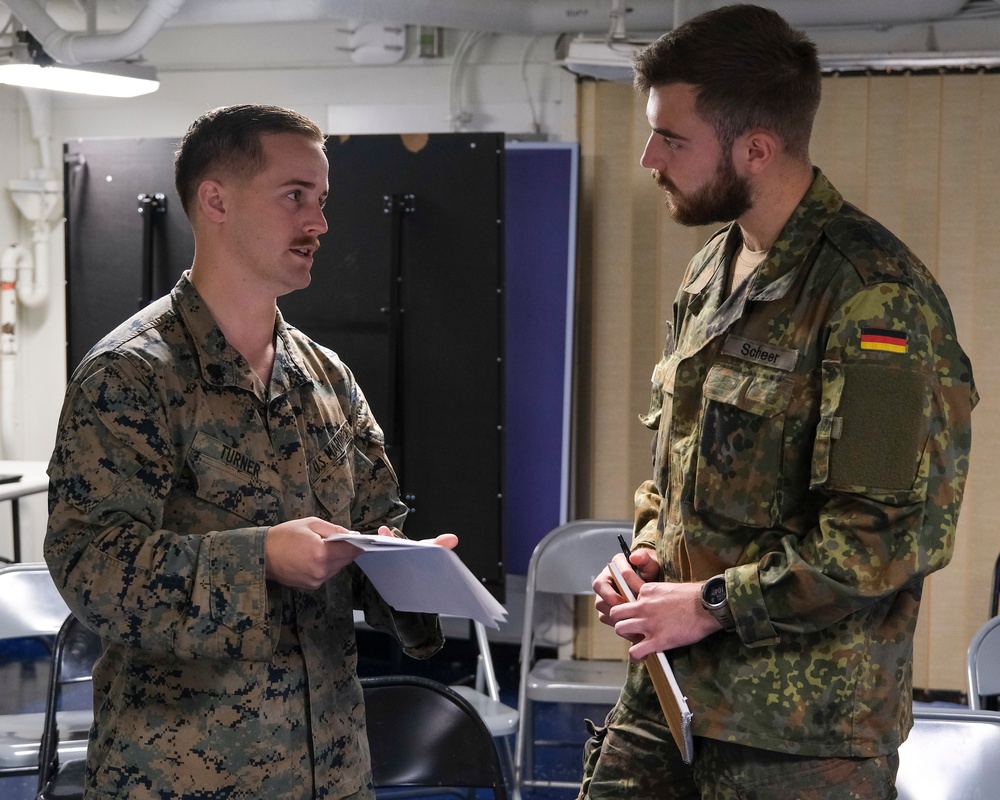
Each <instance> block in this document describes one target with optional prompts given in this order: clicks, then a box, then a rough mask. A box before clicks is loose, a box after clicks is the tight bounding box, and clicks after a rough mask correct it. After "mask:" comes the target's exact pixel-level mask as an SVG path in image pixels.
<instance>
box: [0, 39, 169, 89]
mask: <svg viewBox="0 0 1000 800" xmlns="http://www.w3.org/2000/svg"><path fill="white" fill-rule="evenodd" d="M0 83H7V84H10V85H11V86H24V87H27V88H31V89H50V90H52V91H56V92H75V93H77V94H93V95H103V96H105V97H138V96H139V95H141V94H149V93H150V92H155V91H156V90H157V89H158V88H160V82H159V81H158V80H157V79H156V69H155V68H154V67H152V66H151V65H149V64H144V63H139V62H137V61H97V62H91V63H87V64H82V65H70V64H60V63H57V62H56V61H55V60H53V58H52V57H51V56H50V55H49V54H48V53H46V52H45V50H44V48H43V47H42V45H41V43H40V42H39V41H38V40H37V39H35V37H34V36H32V35H31V34H30V33H29V32H28V31H25V30H20V31H17V36H16V40H15V43H14V46H13V47H12V48H11V50H10V51H8V55H6V56H5V57H3V58H0Z"/></svg>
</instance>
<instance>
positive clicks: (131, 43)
mask: <svg viewBox="0 0 1000 800" xmlns="http://www.w3.org/2000/svg"><path fill="white" fill-rule="evenodd" d="M184 1H185V0H149V2H148V3H146V5H145V6H143V8H142V10H141V11H140V12H139V14H138V15H137V16H136V18H135V19H134V20H133V21H132V24H131V25H130V26H129V27H128V28H126V29H125V30H123V31H118V32H117V33H99V34H95V35H88V34H83V33H71V32H69V31H65V30H63V29H62V28H60V27H59V26H58V25H57V24H56V23H55V21H54V20H53V19H52V17H50V16H49V15H48V12H46V11H45V9H44V8H42V6H40V5H39V4H38V2H37V0H4V2H6V4H7V6H8V7H9V8H10V10H11V12H12V13H13V14H14V16H15V17H17V18H18V20H19V21H20V22H21V24H22V25H24V27H25V28H27V29H28V30H29V31H30V32H31V34H32V35H33V36H34V37H35V38H36V39H38V41H39V42H40V43H41V45H42V47H43V48H44V49H45V52H46V53H48V54H49V55H50V56H52V58H54V59H55V60H56V61H59V62H61V63H63V64H86V63H88V62H92V61H114V60H115V59H122V58H128V57H129V56H134V55H135V54H136V53H138V52H139V51H140V50H142V48H143V47H145V46H146V45H147V44H149V42H150V41H151V40H152V39H153V37H154V36H155V35H156V34H157V33H159V31H160V28H162V27H163V25H164V23H166V21H167V20H168V19H170V18H171V17H172V16H174V14H176V13H177V12H178V11H179V10H180V8H181V6H182V5H184ZM231 5H232V4H231ZM238 15H239V12H237V16H238Z"/></svg>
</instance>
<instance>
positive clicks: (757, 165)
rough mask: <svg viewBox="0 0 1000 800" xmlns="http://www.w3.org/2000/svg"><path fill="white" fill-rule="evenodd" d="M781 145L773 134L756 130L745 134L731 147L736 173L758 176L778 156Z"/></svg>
mask: <svg viewBox="0 0 1000 800" xmlns="http://www.w3.org/2000/svg"><path fill="white" fill-rule="evenodd" d="M780 148H781V143H780V142H779V141H778V137H777V136H775V135H774V134H773V133H771V132H770V131H767V130H763V129H760V128H758V129H756V130H753V131H750V133H745V134H743V136H741V137H739V139H737V140H736V143H735V144H734V145H733V157H734V160H735V162H736V171H737V172H739V173H741V174H744V175H759V174H760V173H761V172H763V171H764V170H765V169H766V168H767V167H768V166H769V165H770V164H771V163H772V162H773V161H774V159H775V157H776V156H777V155H778V151H779V150H780Z"/></svg>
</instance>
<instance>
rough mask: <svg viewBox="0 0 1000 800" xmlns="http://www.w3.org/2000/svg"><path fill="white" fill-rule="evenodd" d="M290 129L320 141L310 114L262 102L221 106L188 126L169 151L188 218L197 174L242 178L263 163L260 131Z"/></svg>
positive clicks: (198, 175) (200, 179) (201, 179)
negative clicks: (303, 114) (172, 157)
mask: <svg viewBox="0 0 1000 800" xmlns="http://www.w3.org/2000/svg"><path fill="white" fill-rule="evenodd" d="M272 133H295V134H299V135H301V136H305V137H306V138H308V139H311V140H312V141H314V142H317V143H319V144H320V145H321V146H322V145H323V144H324V142H325V139H324V136H323V133H322V131H320V129H319V128H318V127H317V126H316V123H314V122H313V121H312V120H310V119H308V118H307V117H304V116H302V115H301V114H299V113H297V112H295V111H290V110H288V109H287V108H281V107H279V106H268V105H235V106H222V107H221V108H216V109H213V110H212V111H209V112H207V113H206V114H203V115H202V116H200V117H199V118H198V119H196V120H195V121H194V122H193V123H191V127H190V128H188V130H187V133H185V134H184V138H183V139H181V144H180V147H179V148H178V150H177V152H176V153H175V154H174V186H175V187H176V188H177V194H178V195H180V198H181V205H182V206H183V207H184V213H185V214H187V215H188V217H189V218H190V216H191V211H192V209H193V208H194V198H195V195H196V194H197V192H198V186H199V185H200V184H201V182H202V181H203V180H205V179H206V178H208V177H209V176H210V175H212V174H213V173H214V174H219V173H221V174H224V175H226V176H229V177H233V178H236V179H248V178H251V177H253V176H254V175H256V174H257V173H258V172H260V171H261V170H262V169H263V168H264V148H263V147H262V146H261V136H264V135H267V134H272Z"/></svg>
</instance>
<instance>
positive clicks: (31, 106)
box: [21, 86, 52, 178]
mask: <svg viewBox="0 0 1000 800" xmlns="http://www.w3.org/2000/svg"><path fill="white" fill-rule="evenodd" d="M21 94H23V95H24V100H25V102H26V103H27V104H28V116H29V117H30V119H31V137H32V138H33V139H34V140H35V142H36V143H37V144H38V157H39V163H41V165H42V166H41V169H42V177H43V178H48V177H49V176H50V175H51V168H52V158H51V156H50V154H49V146H50V144H51V141H52V92H49V91H46V90H45V89H32V88H29V87H26V86H22V87H21Z"/></svg>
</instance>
